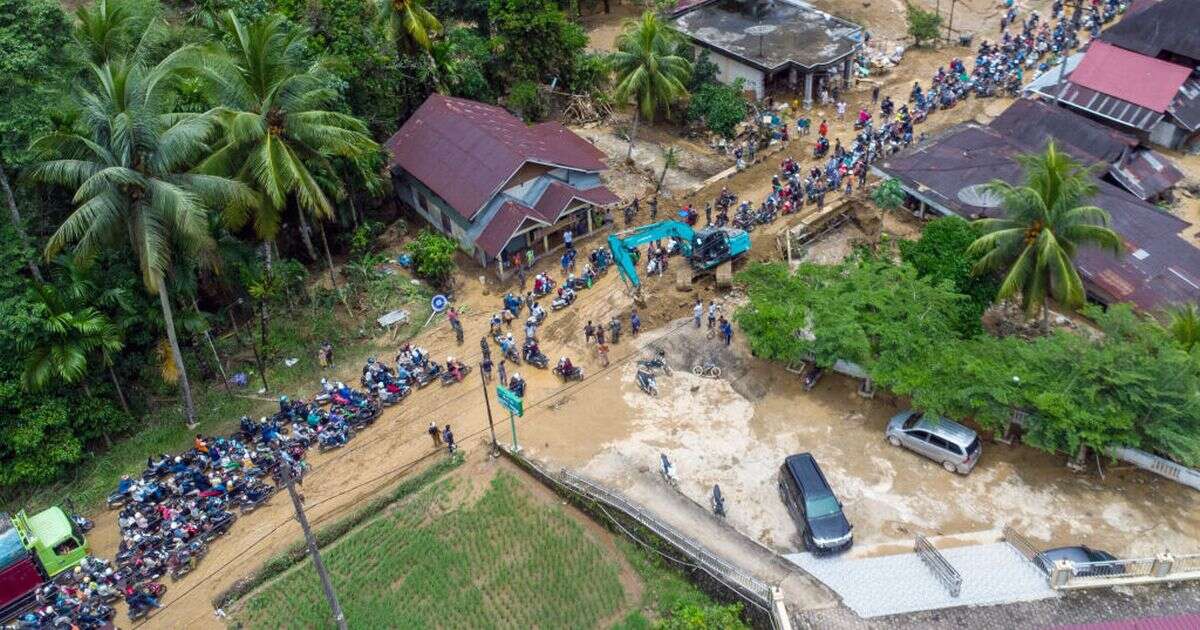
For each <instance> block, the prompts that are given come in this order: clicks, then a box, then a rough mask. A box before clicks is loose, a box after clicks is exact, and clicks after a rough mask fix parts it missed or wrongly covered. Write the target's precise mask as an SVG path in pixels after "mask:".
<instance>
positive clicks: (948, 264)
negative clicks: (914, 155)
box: [876, 180, 999, 334]
mask: <svg viewBox="0 0 1200 630" xmlns="http://www.w3.org/2000/svg"><path fill="white" fill-rule="evenodd" d="M893 181H894V180H893ZM876 190H879V189H876ZM979 235H980V233H979V229H978V228H976V227H975V226H973V225H971V224H970V223H967V222H966V221H965V220H964V219H962V218H960V217H957V216H949V217H942V218H939V219H934V220H933V221H930V222H929V223H926V224H925V227H924V229H923V230H922V231H921V238H920V239H919V240H916V241H900V256H901V258H902V259H903V260H904V262H906V263H908V264H910V265H912V266H913V267H914V268H915V269H916V270H917V273H918V274H920V275H921V276H922V277H927V278H930V279H931V280H933V281H934V282H940V281H943V280H945V281H949V282H950V283H951V286H953V287H954V290H955V291H957V292H958V293H961V294H963V295H965V296H967V297H968V298H969V299H967V300H964V301H963V303H962V308H963V311H962V325H963V328H962V331H963V332H964V333H966V334H974V333H975V332H978V331H979V320H980V317H981V316H982V315H983V312H984V311H985V310H987V308H988V306H989V305H990V304H991V303H992V298H994V297H995V295H996V289H997V287H998V286H999V283H998V282H997V281H996V280H995V279H994V278H993V277H992V276H990V275H976V274H975V273H973V272H972V269H973V268H974V265H975V263H976V262H977V261H978V256H972V255H968V254H967V249H968V248H969V247H970V246H971V243H974V242H975V239H977V238H978V237H979Z"/></svg>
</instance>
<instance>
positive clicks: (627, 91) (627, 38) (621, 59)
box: [609, 11, 692, 159]
mask: <svg viewBox="0 0 1200 630" xmlns="http://www.w3.org/2000/svg"><path fill="white" fill-rule="evenodd" d="M677 37H678V36H677V34H676V33H675V31H672V30H671V29H670V28H669V27H667V26H666V25H664V24H663V23H662V21H661V20H660V19H659V18H658V15H656V14H655V13H653V12H651V11H646V12H645V13H643V14H642V17H641V18H640V19H637V20H627V21H626V22H625V25H624V27H623V28H622V31H621V34H620V35H619V36H617V50H616V52H614V53H612V54H611V55H610V56H609V64H610V66H611V67H612V69H613V71H614V72H616V75H617V87H616V90H615V91H614V92H613V96H614V97H615V98H616V99H617V101H618V102H621V103H624V102H628V101H629V100H630V99H633V102H634V105H635V107H634V111H633V130H632V131H631V132H630V134H629V150H628V152H626V154H625V159H629V158H630V157H632V156H633V141H634V137H635V136H636V135H637V127H638V119H639V117H640V116H644V117H646V118H647V119H649V120H654V116H655V115H656V114H657V113H658V112H660V111H664V112H666V113H667V114H668V115H670V112H671V105H672V104H674V103H675V102H676V101H678V100H679V99H681V98H683V97H685V96H687V93H688V92H687V87H686V86H687V81H688V78H689V77H691V75H692V64H691V63H690V62H689V61H688V60H687V59H684V58H683V57H680V56H679V55H677V54H675V51H676V47H675V45H674V44H675V42H676V40H677Z"/></svg>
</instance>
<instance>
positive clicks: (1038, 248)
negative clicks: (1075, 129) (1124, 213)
mask: <svg viewBox="0 0 1200 630" xmlns="http://www.w3.org/2000/svg"><path fill="white" fill-rule="evenodd" d="M1017 161H1018V162H1019V163H1020V164H1021V166H1022V168H1023V170H1024V172H1025V180H1024V182H1022V184H1021V185H1020V186H1013V185H1011V184H1009V183H1007V182H1004V181H1001V180H993V181H992V182H990V183H989V184H987V188H986V190H987V191H988V192H990V193H992V194H994V195H995V196H996V197H998V198H999V199H1000V201H1001V208H1002V209H1003V212H1004V216H1003V217H1001V218H992V219H980V220H978V221H976V223H977V224H978V225H979V226H980V227H981V228H982V229H983V236H980V237H979V238H978V239H976V240H975V242H974V243H972V244H971V246H970V247H968V248H967V253H968V254H969V255H978V256H980V258H979V261H978V262H977V263H976V264H975V268H974V272H975V273H977V274H980V273H993V272H1002V273H1003V274H1004V280H1003V282H1001V284H1000V290H999V291H998V292H997V294H996V299H997V300H1007V299H1009V298H1012V297H1014V296H1016V295H1018V294H1019V295H1020V296H1021V302H1022V305H1023V306H1024V309H1025V314H1026V316H1027V317H1034V316H1036V315H1037V313H1038V311H1039V310H1040V311H1041V313H1042V324H1043V326H1046V327H1048V326H1049V316H1050V311H1049V309H1048V308H1047V306H1046V299H1047V297H1053V298H1054V299H1055V300H1057V301H1058V302H1059V303H1060V304H1062V305H1064V306H1068V307H1078V306H1081V305H1082V304H1083V302H1084V298H1085V293H1084V289H1083V281H1082V280H1081V279H1080V278H1079V271H1078V270H1077V269H1076V268H1075V262H1074V259H1075V255H1076V253H1077V252H1078V250H1079V248H1080V247H1081V246H1084V245H1094V246H1097V247H1100V248H1101V249H1104V250H1107V251H1110V252H1112V253H1113V254H1114V255H1117V254H1119V253H1120V251H1121V238H1120V237H1119V236H1117V234H1116V232H1113V231H1112V229H1110V228H1109V227H1108V225H1109V220H1110V219H1109V216H1108V213H1107V212H1105V211H1104V210H1103V209H1101V208H1097V207H1096V206H1089V205H1083V204H1084V202H1086V201H1087V200H1088V199H1089V198H1091V197H1092V195H1094V194H1095V192H1096V184H1095V182H1094V181H1093V179H1092V175H1091V173H1090V172H1089V171H1088V169H1087V168H1085V167H1084V166H1083V165H1081V164H1080V163H1079V162H1076V161H1075V160H1074V159H1072V158H1071V157H1070V156H1069V155H1067V154H1065V153H1063V152H1061V151H1059V150H1058V148H1057V147H1056V146H1055V145H1054V143H1053V142H1051V143H1050V144H1049V145H1048V146H1047V147H1046V150H1045V151H1044V152H1042V153H1040V154H1029V155H1023V156H1020V157H1018V158H1017Z"/></svg>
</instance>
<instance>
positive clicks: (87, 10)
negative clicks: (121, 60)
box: [75, 0, 139, 64]
mask: <svg viewBox="0 0 1200 630" xmlns="http://www.w3.org/2000/svg"><path fill="white" fill-rule="evenodd" d="M135 9H136V7H135V6H134V5H133V4H132V3H131V2H129V0H96V3H95V4H93V5H91V6H80V7H79V8H78V9H75V17H76V19H77V21H76V22H75V39H76V41H78V42H79V45H80V46H81V47H82V48H83V50H84V52H85V53H86V54H87V56H88V59H89V60H90V61H91V62H92V63H95V64H103V63H104V62H106V61H108V60H109V59H114V58H116V57H121V56H124V53H125V52H126V51H125V50H124V48H125V47H126V46H127V45H128V43H129V40H130V39H131V38H132V35H133V30H134V28H135V24H136V22H137V21H138V18H139V15H138V14H137V12H136V10H135Z"/></svg>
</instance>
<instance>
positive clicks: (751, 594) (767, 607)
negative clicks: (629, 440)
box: [503, 448, 792, 630]
mask: <svg viewBox="0 0 1200 630" xmlns="http://www.w3.org/2000/svg"><path fill="white" fill-rule="evenodd" d="M503 450H504V453H505V454H506V455H508V456H509V457H510V458H512V459H513V460H515V461H516V462H517V463H518V464H520V465H521V466H522V467H524V468H526V469H527V470H529V471H530V472H531V473H532V474H533V475H534V476H536V477H538V478H539V479H541V480H542V481H543V482H544V483H546V484H547V485H550V486H551V487H552V488H555V489H556V490H558V491H560V492H561V491H562V490H566V491H568V492H569V493H572V494H575V495H577V496H579V497H581V498H583V499H585V500H587V501H591V502H594V503H596V504H597V505H598V506H599V507H600V508H601V511H603V512H604V513H605V515H606V516H607V517H608V518H609V519H610V520H611V521H612V522H613V524H614V525H616V526H617V527H618V528H619V529H621V530H622V531H624V532H625V534H627V535H628V536H630V537H631V538H634V539H635V540H637V538H636V536H635V535H634V533H632V532H630V531H628V530H627V529H625V527H624V526H622V525H621V524H620V523H619V522H618V521H617V520H616V519H614V518H613V517H612V515H611V514H608V512H607V510H609V509H611V510H615V511H617V512H620V513H621V514H623V515H624V516H625V517H626V518H628V519H632V520H633V521H634V522H636V523H638V524H639V525H641V526H642V527H644V528H646V529H647V530H649V531H651V532H653V533H654V535H655V536H657V537H658V538H659V539H660V540H662V541H663V542H665V543H666V544H668V545H669V546H670V547H671V548H672V549H674V551H675V552H676V553H677V554H678V555H680V556H682V557H683V558H685V559H686V561H687V563H688V564H690V565H692V566H694V567H695V568H697V569H699V570H700V571H703V572H704V573H705V574H706V575H708V576H709V577H711V578H712V579H713V580H715V581H716V582H717V583H718V584H721V585H722V586H723V587H724V588H725V589H728V591H730V592H731V593H733V594H734V595H736V596H737V597H738V599H740V600H742V601H744V602H746V603H747V604H749V605H751V606H753V607H755V608H757V609H758V610H760V611H761V612H762V613H763V614H764V615H765V616H766V618H767V619H769V620H770V622H771V625H772V627H773V628H774V629H775V630H791V628H792V624H791V619H790V618H789V617H788V615H787V609H786V607H785V606H784V603H783V600H782V599H781V595H780V592H779V589H777V588H774V587H772V586H771V585H770V584H768V583H766V582H764V581H762V580H760V579H758V578H756V577H754V576H753V575H750V574H749V573H746V572H745V571H743V570H742V569H740V568H739V567H737V566H735V565H733V564H731V563H729V562H727V561H726V560H724V559H723V558H721V557H720V556H717V555H716V554H714V553H712V552H711V551H709V550H708V549H706V548H705V547H704V546H703V545H701V544H700V543H699V542H696V541H695V540H693V539H691V538H690V537H688V536H686V535H684V534H683V533H681V532H679V531H678V530H676V529H675V528H674V527H672V526H670V525H668V524H666V523H664V522H662V521H661V520H659V519H658V518H657V517H656V516H654V515H653V514H651V513H649V512H647V511H645V510H643V509H642V508H641V507H640V506H638V505H637V504H636V503H633V502H632V501H630V500H629V499H626V498H625V497H624V496H622V495H621V494H620V493H618V492H615V491H613V490H609V489H607V488H605V487H603V486H601V485H599V484H597V483H595V482H593V481H591V480H590V479H587V478H585V477H581V476H579V475H577V474H575V473H573V472H571V471H569V470H566V469H563V470H562V471H561V472H559V473H557V474H556V473H551V472H550V471H548V470H546V469H545V468H543V467H542V466H540V465H539V464H537V463H536V462H534V461H532V460H530V459H527V458H525V457H522V456H521V455H518V454H516V453H513V452H512V451H511V450H509V449H507V448H505V449H503ZM639 542H641V541H639Z"/></svg>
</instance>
